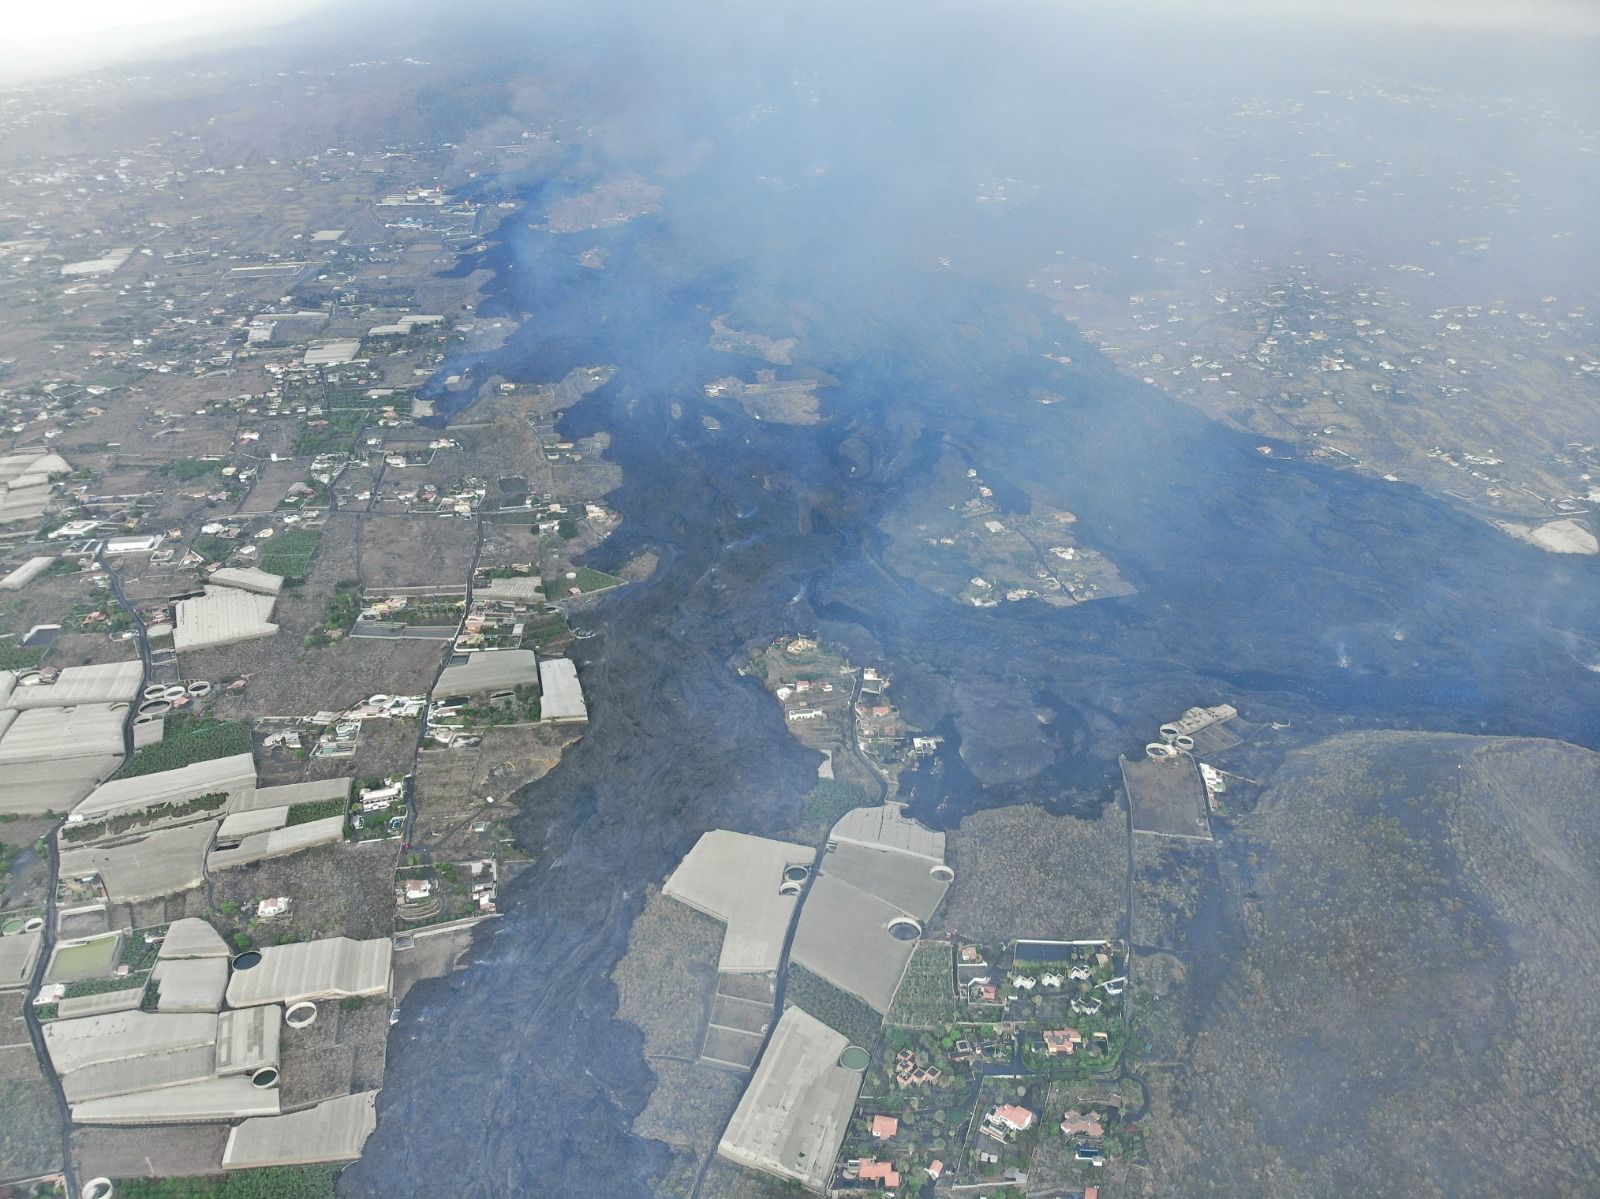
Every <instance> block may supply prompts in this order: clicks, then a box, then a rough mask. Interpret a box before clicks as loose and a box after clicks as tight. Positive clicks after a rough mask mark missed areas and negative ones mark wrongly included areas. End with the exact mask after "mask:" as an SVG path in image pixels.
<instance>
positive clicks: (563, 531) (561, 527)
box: [556, 516, 578, 541]
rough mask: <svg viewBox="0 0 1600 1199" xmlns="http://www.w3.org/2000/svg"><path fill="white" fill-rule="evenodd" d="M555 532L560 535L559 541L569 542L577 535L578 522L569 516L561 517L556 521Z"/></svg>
mask: <svg viewBox="0 0 1600 1199" xmlns="http://www.w3.org/2000/svg"><path fill="white" fill-rule="evenodd" d="M556 532H557V533H558V534H560V536H561V540H563V541H571V540H572V539H573V538H575V537H576V536H577V535H578V522H577V521H575V520H573V519H572V517H570V516H563V517H562V518H561V519H560V520H558V521H556Z"/></svg>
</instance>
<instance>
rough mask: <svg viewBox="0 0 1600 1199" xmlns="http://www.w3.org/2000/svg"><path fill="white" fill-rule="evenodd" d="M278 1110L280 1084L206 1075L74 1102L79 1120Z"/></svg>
mask: <svg viewBox="0 0 1600 1199" xmlns="http://www.w3.org/2000/svg"><path fill="white" fill-rule="evenodd" d="M277 1113H278V1088H276V1087H268V1088H265V1089H263V1088H258V1087H256V1086H254V1085H252V1084H251V1082H250V1080H249V1079H248V1078H207V1079H203V1080H201V1081H199V1082H191V1083H184V1084H183V1085H181V1086H175V1087H162V1088H161V1089H160V1090H154V1091H139V1092H137V1093H135V1094H131V1095H116V1096H112V1097H111V1098H108V1099H92V1100H89V1101H88V1102H87V1103H74V1104H73V1105H72V1118H73V1120H74V1121H76V1122H77V1123H79V1124H178V1123H185V1122H189V1121H204V1120H237V1119H239V1118H241V1117H247V1116H271V1115H276V1114H277Z"/></svg>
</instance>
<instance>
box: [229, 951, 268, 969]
mask: <svg viewBox="0 0 1600 1199" xmlns="http://www.w3.org/2000/svg"><path fill="white" fill-rule="evenodd" d="M259 965H261V951H260V950H259V949H247V950H245V951H244V952H243V953H241V954H240V955H239V956H238V957H236V958H234V959H233V968H234V969H235V970H252V969H254V968H255V967H257V966H259Z"/></svg>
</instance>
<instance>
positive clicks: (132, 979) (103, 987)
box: [62, 974, 147, 999]
mask: <svg viewBox="0 0 1600 1199" xmlns="http://www.w3.org/2000/svg"><path fill="white" fill-rule="evenodd" d="M146 977H147V976H146V975H143V974H125V975H123V976H122V977H121V978H80V979H78V980H77V981H76V982H70V983H68V984H67V990H66V993H65V994H64V995H63V996H62V998H63V999H78V998H81V997H82V996H84V995H104V994H107V993H108V992H110V991H133V990H136V989H137V988H139V987H142V986H144V980H145V978H146Z"/></svg>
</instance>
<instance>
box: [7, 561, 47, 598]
mask: <svg viewBox="0 0 1600 1199" xmlns="http://www.w3.org/2000/svg"><path fill="white" fill-rule="evenodd" d="M54 561H55V558H54V557H53V556H52V555H49V554H40V555H38V556H36V557H33V558H29V559H28V560H27V561H26V562H24V563H23V564H22V565H21V566H18V567H16V568H15V569H13V570H11V571H9V572H8V573H7V574H6V576H5V578H3V579H0V591H21V590H22V589H23V588H24V587H26V586H27V585H28V584H29V583H31V582H33V581H34V580H35V579H37V578H38V577H39V576H40V575H42V574H43V573H44V572H45V571H47V570H49V569H50V564H51V563H52V562H54Z"/></svg>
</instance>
